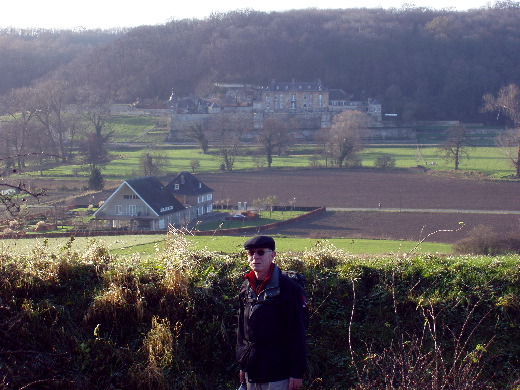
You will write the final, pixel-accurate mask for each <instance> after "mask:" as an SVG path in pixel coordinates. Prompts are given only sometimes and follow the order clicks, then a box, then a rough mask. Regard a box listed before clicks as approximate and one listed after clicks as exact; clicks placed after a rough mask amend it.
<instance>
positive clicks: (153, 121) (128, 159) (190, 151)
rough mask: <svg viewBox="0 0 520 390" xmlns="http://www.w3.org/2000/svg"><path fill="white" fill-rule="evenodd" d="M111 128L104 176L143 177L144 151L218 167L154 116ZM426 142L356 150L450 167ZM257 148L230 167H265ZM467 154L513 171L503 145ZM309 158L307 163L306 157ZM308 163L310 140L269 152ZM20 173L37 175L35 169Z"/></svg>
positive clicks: (173, 164)
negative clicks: (284, 151) (176, 140)
mask: <svg viewBox="0 0 520 390" xmlns="http://www.w3.org/2000/svg"><path fill="white" fill-rule="evenodd" d="M107 130H110V131H112V138H111V141H112V142H113V145H112V146H111V149H110V154H111V156H112V160H111V161H110V163H108V164H107V165H106V167H105V168H104V169H103V175H104V177H105V178H106V179H115V180H121V179H125V178H128V177H138V176H142V173H141V168H140V158H141V156H142V154H143V153H147V152H148V153H152V154H154V155H156V156H158V157H159V158H160V159H161V165H162V170H163V173H166V172H176V173H178V172H181V171H184V170H191V161H192V160H197V161H198V162H199V164H200V165H199V167H198V168H197V172H215V171H218V170H219V169H220V164H221V159H220V157H219V155H218V150H217V149H216V148H215V147H214V145H211V144H210V149H209V152H208V153H207V154H203V153H202V152H201V151H200V149H198V148H196V146H195V145H192V146H186V145H175V144H171V143H166V142H165V140H166V138H167V136H168V130H167V121H166V118H164V117H158V116H121V115H115V116H114V117H113V118H112V119H111V121H110V123H109V126H108V128H107ZM441 140H442V137H440V138H439V140H438V141H441ZM430 142H431V143H428V144H407V145H365V148H364V149H363V150H362V151H361V153H360V158H361V161H362V166H363V167H374V164H375V161H376V159H377V158H378V157H379V156H381V155H382V154H388V155H390V156H392V157H393V158H394V159H395V161H396V164H395V166H396V167H397V168H412V167H416V166H418V165H420V166H424V167H427V168H429V169H431V170H434V171H450V170H453V162H452V161H446V159H445V158H444V155H443V153H442V152H439V150H438V147H437V145H435V143H433V142H434V140H430ZM257 149H258V148H255V147H252V146H243V147H242V153H241V155H240V156H238V157H237V159H236V161H235V165H234V169H235V170H241V169H256V168H259V167H260V168H261V167H265V163H263V159H262V155H261V154H259V153H258V151H257ZM466 151H467V153H468V158H465V157H464V158H462V159H461V160H460V166H459V169H460V171H461V172H471V173H474V172H479V173H481V174H483V175H486V176H490V177H494V178H501V177H506V176H509V175H511V174H512V173H514V171H513V168H512V166H511V163H510V160H509V159H508V158H507V157H506V154H505V153H504V149H503V148H499V147H494V146H478V147H475V148H468V149H466ZM311 160H312V162H311ZM311 164H319V165H321V166H326V164H327V162H326V161H325V159H324V158H323V157H322V156H321V155H320V152H319V151H318V150H316V149H315V147H314V146H313V145H294V146H293V147H292V148H290V151H289V153H288V155H284V156H276V155H275V156H274V159H273V165H272V167H273V168H282V167H283V168H290V167H298V168H301V167H308V166H310V165H311ZM25 174H29V175H35V176H36V175H39V172H38V171H34V172H31V171H30V170H29V171H27V172H26V173H25ZM87 175H88V172H87V170H86V168H85V167H84V166H83V165H82V164H81V163H80V162H79V161H78V162H77V163H75V162H74V161H72V163H71V164H67V165H62V166H56V167H53V168H49V169H46V170H45V171H44V176H46V177H51V178H52V177H56V178H60V179H66V178H77V177H82V176H85V177H86V176H87Z"/></svg>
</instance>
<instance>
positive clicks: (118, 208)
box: [116, 204, 123, 215]
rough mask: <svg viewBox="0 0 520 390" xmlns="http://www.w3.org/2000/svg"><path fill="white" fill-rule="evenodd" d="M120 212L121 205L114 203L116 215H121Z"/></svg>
mask: <svg viewBox="0 0 520 390" xmlns="http://www.w3.org/2000/svg"><path fill="white" fill-rule="evenodd" d="M122 214H123V205H122V204H116V215H122Z"/></svg>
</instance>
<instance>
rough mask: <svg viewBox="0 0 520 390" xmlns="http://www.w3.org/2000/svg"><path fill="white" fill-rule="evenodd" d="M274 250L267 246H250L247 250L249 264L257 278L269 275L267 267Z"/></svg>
mask: <svg viewBox="0 0 520 390" xmlns="http://www.w3.org/2000/svg"><path fill="white" fill-rule="evenodd" d="M275 256H276V252H275V251H273V250H271V249H269V248H251V249H248V250H247V260H248V261H249V266H250V267H251V269H252V270H253V271H254V273H255V274H256V277H257V278H259V279H265V278H266V277H267V276H268V275H269V269H270V268H271V263H272V262H273V259H274V257H275Z"/></svg>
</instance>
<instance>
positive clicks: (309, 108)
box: [168, 80, 382, 141]
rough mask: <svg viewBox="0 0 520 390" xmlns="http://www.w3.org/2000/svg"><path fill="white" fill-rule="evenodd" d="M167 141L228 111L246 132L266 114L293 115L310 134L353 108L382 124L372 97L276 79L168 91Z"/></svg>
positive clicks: (304, 134) (318, 84)
mask: <svg viewBox="0 0 520 390" xmlns="http://www.w3.org/2000/svg"><path fill="white" fill-rule="evenodd" d="M168 103H169V105H170V109H171V133H170V140H171V141H174V140H181V139H182V138H183V134H182V133H183V132H184V131H185V130H186V129H188V128H190V127H191V126H196V125H202V126H205V125H208V123H209V122H210V121H211V118H212V116H213V117H214V116H215V115H218V114H220V115H223V114H227V115H230V116H232V117H233V118H234V119H236V121H237V122H238V123H241V124H243V125H244V126H246V124H250V127H251V131H254V129H259V128H261V127H262V125H263V123H264V121H265V120H266V119H267V118H280V119H283V118H287V117H290V118H294V119H295V121H294V123H297V129H295V132H296V133H299V136H300V137H302V138H309V137H311V136H312V135H313V134H314V133H315V132H317V131H319V130H320V129H322V128H328V127H330V126H331V123H332V118H333V117H334V115H336V114H338V113H340V112H343V111H346V110H358V111H361V112H365V113H366V114H367V115H369V116H370V117H371V118H372V119H373V122H374V126H377V125H378V123H380V122H382V114H381V104H380V103H379V102H378V101H376V100H375V99H367V100H366V101H355V100H353V99H352V96H349V95H348V94H347V93H346V92H345V91H343V90H342V89H329V88H328V87H327V86H326V85H324V84H323V83H322V82H321V80H318V81H315V82H298V81H294V80H293V81H290V82H277V81H275V80H273V81H272V82H271V83H270V84H269V85H267V86H264V87H259V86H254V85H247V84H215V89H214V92H213V93H212V94H211V95H210V97H208V98H204V99H203V98H199V97H195V96H189V97H185V98H182V99H179V98H177V97H176V96H175V94H174V93H172V96H171V98H170V100H169V102H168Z"/></svg>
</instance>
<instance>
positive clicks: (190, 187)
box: [94, 172, 213, 230]
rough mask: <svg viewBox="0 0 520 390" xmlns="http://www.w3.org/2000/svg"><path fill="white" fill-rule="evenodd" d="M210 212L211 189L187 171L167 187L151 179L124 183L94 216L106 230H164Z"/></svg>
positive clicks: (211, 207)
mask: <svg viewBox="0 0 520 390" xmlns="http://www.w3.org/2000/svg"><path fill="white" fill-rule="evenodd" d="M212 210H213V190H212V189H211V188H209V187H208V186H206V185H205V184H203V183H202V182H201V181H199V180H198V179H197V178H196V177H195V176H193V175H192V174H190V173H189V172H182V173H181V174H179V175H178V176H176V177H175V178H174V179H173V180H172V181H171V182H170V183H169V184H168V185H167V186H164V185H163V184H162V183H161V182H160V180H159V179H157V178H156V177H154V176H147V177H141V178H137V179H130V180H125V181H124V182H123V183H122V184H121V185H120V186H119V187H118V188H117V189H116V190H115V191H114V193H113V194H112V195H110V196H109V197H108V199H107V200H106V201H105V202H104V203H103V205H102V206H101V207H100V208H99V209H98V210H97V211H96V212H95V213H94V217H95V218H96V220H97V221H104V225H105V227H108V228H118V229H119V228H125V229H129V230H164V229H167V227H168V225H186V224H188V223H189V222H190V221H192V220H194V219H196V218H198V217H199V216H201V215H203V214H207V213H209V212H211V211H212Z"/></svg>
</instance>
